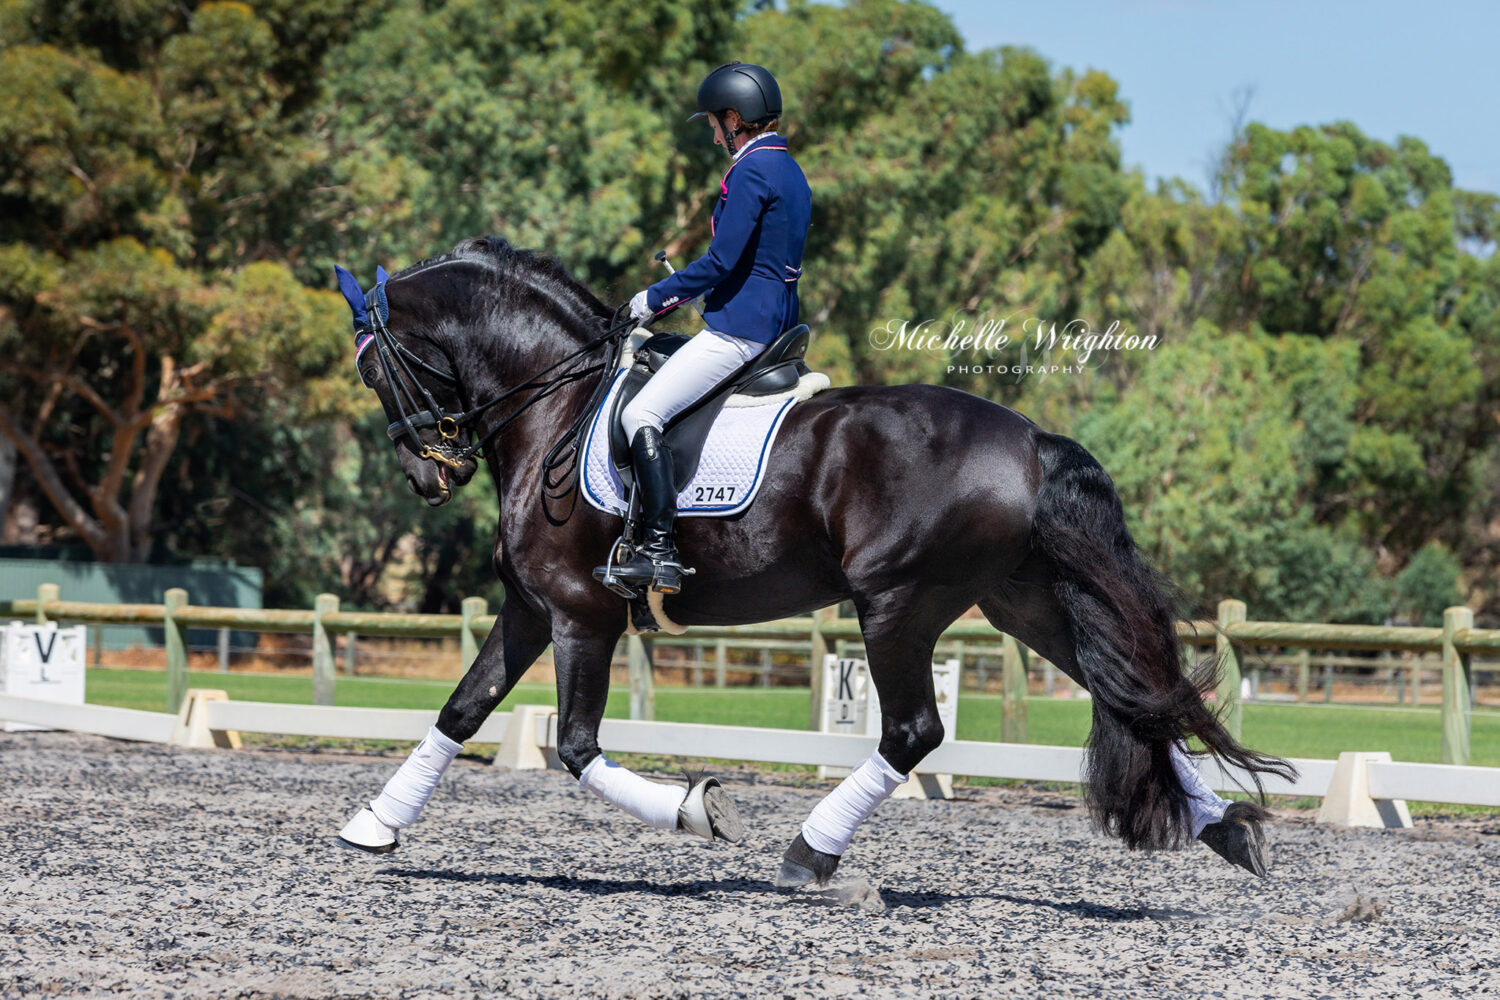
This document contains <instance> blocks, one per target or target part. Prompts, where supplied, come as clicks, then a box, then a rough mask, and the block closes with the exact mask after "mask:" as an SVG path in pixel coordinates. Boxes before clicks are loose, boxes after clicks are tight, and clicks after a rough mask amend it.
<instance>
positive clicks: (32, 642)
mask: <svg viewBox="0 0 1500 1000" xmlns="http://www.w3.org/2000/svg"><path fill="white" fill-rule="evenodd" d="M87 648H88V629H87V628H85V627H84V626H82V625H77V626H74V627H73V628H58V627H57V625H56V624H55V623H52V622H49V623H47V624H46V625H27V624H25V623H23V622H12V623H11V624H10V625H9V626H7V627H6V628H4V629H0V693H4V694H8V695H13V696H15V697H17V698H34V699H36V700H37V701H55V702H59V703H61V704H65V705H82V704H83V671H84V666H83V657H84V650H85V649H87ZM43 728H45V727H43V726H29V725H24V724H22V723H19V722H7V723H5V731H6V732H8V733H13V732H16V731H18V730H22V729H43Z"/></svg>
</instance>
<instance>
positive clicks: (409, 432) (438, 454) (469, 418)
mask: <svg viewBox="0 0 1500 1000" xmlns="http://www.w3.org/2000/svg"><path fill="white" fill-rule="evenodd" d="M384 291H385V289H384V287H383V285H382V286H377V288H376V292H379V293H381V294H382V296H383V293H384ZM372 294H374V293H372ZM372 304H373V305H376V308H372V309H370V310H369V325H368V326H367V327H366V331H367V333H368V335H369V336H370V338H371V341H372V343H371V344H367V345H362V347H370V346H373V347H374V348H375V356H376V359H377V360H378V361H379V363H380V368H381V371H382V372H383V373H384V375H385V379H386V382H387V383H388V384H389V385H390V386H391V394H392V396H393V397H394V398H395V401H396V409H397V411H398V412H399V413H400V414H401V419H399V420H396V421H394V422H393V423H391V424H390V425H389V426H388V427H386V430H385V433H386V436H387V437H389V438H390V439H391V440H392V441H393V442H399V441H400V440H401V439H402V438H408V439H409V440H410V442H411V446H412V448H413V450H415V451H416V453H417V455H418V456H419V457H421V458H425V459H428V460H429V461H432V462H438V463H442V464H443V465H446V466H448V467H450V468H452V469H458V468H461V467H462V465H463V463H464V462H465V461H467V460H468V459H470V458H474V457H476V456H477V457H482V449H483V448H484V447H485V446H486V445H487V444H489V442H490V441H492V440H493V439H494V438H495V436H496V435H498V434H499V433H500V432H501V431H502V430H504V429H505V428H506V426H507V425H508V424H510V423H511V422H512V421H513V420H515V419H516V418H517V417H519V416H520V415H521V414H522V413H524V412H526V410H527V409H529V408H530V407H531V406H533V405H534V404H536V403H539V402H541V401H542V400H543V399H546V398H547V397H548V396H550V395H552V394H553V393H555V392H557V391H558V390H559V389H561V388H562V387H564V386H566V385H571V384H572V383H574V382H577V381H580V380H582V379H585V378H588V377H589V376H590V375H593V374H595V373H599V372H606V371H609V370H611V369H613V368H614V367H615V365H617V364H618V363H619V354H620V350H621V347H622V345H623V344H624V340H625V337H626V336H627V335H628V334H629V332H630V331H631V330H632V329H634V328H635V326H636V325H637V324H636V321H635V320H634V319H633V318H632V317H631V316H629V315H628V314H627V315H626V316H625V318H624V319H623V320H620V319H618V317H619V315H620V313H621V312H622V311H624V310H625V309H626V308H627V307H626V306H621V307H620V308H619V309H616V310H615V312H614V316H613V317H611V319H612V322H611V325H610V327H609V329H607V330H606V331H605V332H604V333H602V334H600V335H599V336H597V337H595V338H594V339H592V340H590V341H589V342H588V343H586V344H584V345H583V346H582V347H580V348H578V349H577V350H576V351H573V352H572V353H571V354H569V355H567V356H566V357H564V358H562V359H561V360H559V361H557V362H555V363H553V364H550V365H548V366H547V367H546V368H543V369H542V370H541V371H539V372H537V373H536V374H534V375H532V376H530V377H529V378H527V379H526V380H525V381H524V382H522V383H520V384H519V385H516V386H512V387H511V388H509V389H507V390H505V391H504V392H502V393H500V394H499V395H498V396H495V397H493V398H492V399H489V400H486V401H485V402H483V403H480V404H479V405H478V406H474V407H472V408H470V409H467V410H464V411H462V412H460V413H450V412H448V411H447V410H445V409H444V408H443V406H442V405H441V404H440V403H438V401H437V400H436V399H434V398H433V395H432V393H431V392H430V391H429V390H428V389H427V386H425V385H424V384H423V383H422V380H421V379H419V378H418V377H417V372H418V370H420V371H422V372H425V373H426V374H428V375H431V376H433V377H434V378H437V379H439V380H441V381H443V382H446V383H448V384H449V385H451V386H453V387H454V388H455V389H457V388H459V387H460V385H459V379H458V376H457V375H455V374H454V373H452V372H447V371H443V370H442V369H440V368H435V367H433V366H432V365H431V364H429V363H428V362H427V361H425V360H423V359H422V358H421V357H419V356H417V354H415V353H414V352H413V351H412V350H411V349H410V348H408V347H406V346H405V345H404V344H402V343H401V342H400V341H399V340H397V339H396V337H395V335H394V334H392V333H391V330H390V327H389V326H387V325H386V320H385V315H384V312H385V310H384V309H383V308H380V307H381V306H383V305H384V303H383V302H382V303H372ZM605 344H609V345H611V347H610V351H609V354H608V356H607V357H606V358H605V359H604V360H603V361H601V362H600V363H598V364H593V365H587V366H585V367H581V368H580V367H576V365H577V364H578V362H579V361H581V360H583V359H585V358H586V357H587V356H588V355H590V354H592V353H593V352H594V351H596V350H598V349H599V348H600V347H601V346H603V345H605ZM558 369H562V371H558ZM549 376H550V377H549ZM360 381H364V376H363V373H361V375H360ZM366 385H367V386H368V383H366ZM608 387H609V379H607V378H601V379H600V380H599V384H598V385H597V386H596V387H595V389H594V392H593V394H592V395H591V396H590V400H589V405H587V406H585V407H584V408H583V411H582V412H581V413H580V414H579V416H578V418H577V419H576V420H574V422H573V424H572V425H571V426H570V427H569V429H568V431H567V432H566V433H564V434H563V436H562V438H561V439H560V440H559V441H558V442H557V444H555V445H554V446H553V447H552V449H551V450H550V451H548V453H547V456H546V458H545V459H544V461H543V469H544V472H545V475H544V480H543V482H544V492H545V493H546V495H547V496H548V497H549V498H552V499H557V498H558V497H559V496H566V495H567V492H569V491H564V492H562V493H561V494H557V495H556V496H554V491H556V490H558V489H560V488H561V487H563V486H564V485H565V484H566V483H567V479H568V478H569V475H568V473H569V471H576V461H575V462H574V465H573V468H572V470H565V471H564V472H563V473H562V475H561V477H559V476H558V470H559V468H562V467H563V466H566V465H567V464H568V462H569V460H570V459H574V460H576V458H577V451H578V441H579V438H580V435H581V431H582V429H583V427H584V425H585V424H586V423H587V421H588V419H589V418H590V417H591V416H592V415H593V412H594V410H595V409H597V407H598V405H599V402H600V401H601V397H602V396H603V394H604V393H605V392H606V391H607V390H608ZM527 390H532V392H531V394H530V395H529V396H527V397H525V399H524V401H523V402H522V403H521V405H520V406H518V407H516V409H515V411H514V412H512V413H510V414H509V415H507V416H506V417H505V418H504V419H503V420H501V421H500V422H499V423H498V424H496V425H495V426H493V427H491V428H490V429H489V430H487V431H485V432H484V433H483V434H479V433H478V431H477V428H476V426H475V425H476V422H477V421H478V420H479V418H480V417H482V416H483V415H484V414H485V413H487V412H488V411H489V410H491V409H493V408H494V407H496V406H498V405H500V404H501V403H503V402H505V401H506V400H509V399H511V398H513V397H515V396H517V395H518V394H520V393H523V392H526V391H527ZM429 428H431V429H435V430H436V431H437V432H438V436H439V438H440V439H441V440H440V441H439V442H438V443H437V444H436V445H429V444H427V443H426V442H425V441H423V440H422V438H421V435H420V434H419V433H418V432H419V431H424V430H428V429H429ZM465 433H469V434H474V435H475V437H474V439H473V441H472V442H471V443H469V444H467V445H464V444H460V443H459V438H460V437H461V436H462V435H464V434H465Z"/></svg>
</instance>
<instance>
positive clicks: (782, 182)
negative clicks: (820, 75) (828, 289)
mask: <svg viewBox="0 0 1500 1000" xmlns="http://www.w3.org/2000/svg"><path fill="white" fill-rule="evenodd" d="M811 217H812V189H811V188H809V187H808V185H807V178H806V177H805V176H804V175H803V173H802V168H801V167H799V166H797V161H796V160H794V159H792V156H791V154H790V153H789V152H787V148H786V140H785V139H783V138H782V137H781V136H779V135H775V134H768V135H764V136H758V137H756V138H755V139H752V140H751V141H750V142H749V143H748V144H746V145H745V146H743V147H742V148H741V150H740V155H739V158H738V159H736V160H735V161H734V163H732V164H731V165H730V167H729V169H728V170H727V171H725V173H724V177H723V179H722V180H720V181H719V200H718V202H717V203H716V204H715V205H714V211H713V218H712V219H711V220H710V227H711V229H712V232H713V242H712V243H711V244H710V245H709V248H708V252H707V253H706V254H704V255H703V256H702V257H699V258H698V259H697V260H695V261H693V262H692V263H691V264H689V265H688V266H687V267H684V268H683V269H682V270H680V271H678V272H677V273H675V274H673V275H670V276H669V277H666V278H663V279H662V280H661V281H658V282H657V283H656V284H654V285H652V286H651V287H650V288H648V289H647V290H646V304H647V305H648V306H650V308H651V311H652V312H653V313H655V314H657V315H661V314H662V313H664V312H667V311H669V310H672V309H675V308H677V307H678V306H680V305H683V304H685V303H687V302H690V301H692V300H693V299H696V298H697V297H698V296H700V295H704V294H705V293H707V298H706V299H705V300H704V303H703V319H704V321H705V322H706V323H707V324H708V325H709V327H710V328H712V329H714V330H718V331H719V332H720V333H727V334H731V335H732V336H736V337H743V338H745V339H746V340H753V341H756V342H757V343H761V344H769V343H770V342H771V341H772V340H774V339H776V337H777V336H778V335H779V334H781V333H784V332H785V331H787V330H789V329H791V328H792V327H794V326H796V325H797V316H798V311H799V307H800V303H799V302H798V299H797V279H798V278H800V277H801V276H802V249H803V247H804V245H805V244H806V243H807V227H808V222H809V220H810V219H811Z"/></svg>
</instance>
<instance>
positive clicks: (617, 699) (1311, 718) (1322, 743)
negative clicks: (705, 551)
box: [87, 667, 1500, 766]
mask: <svg viewBox="0 0 1500 1000" xmlns="http://www.w3.org/2000/svg"><path fill="white" fill-rule="evenodd" d="M188 683H189V686H190V687H205V688H221V689H223V690H225V691H227V692H229V697H231V698H233V699H236V700H239V701H271V702H282V703H290V704H302V705H306V704H309V703H311V701H312V678H311V677H305V676H303V677H286V676H280V675H275V674H236V673H227V674H221V673H215V672H202V673H200V672H194V673H192V674H191V675H190V679H189V682H188ZM452 690H453V684H452V682H450V681H412V680H387V679H382V678H366V677H349V678H345V677H341V678H339V679H338V681H337V684H336V687H335V694H334V702H335V704H338V705H350V706H361V707H371V708H427V709H438V708H441V707H442V705H443V702H444V701H446V700H447V698H448V694H449V693H450V692H451V691H452ZM87 698H88V701H89V702H90V703H92V704H98V705H117V706H120V707H124V708H139V709H146V710H149V711H158V712H159V711H162V710H163V709H164V708H165V705H166V675H165V674H164V673H163V672H162V671H160V670H123V669H109V668H98V667H95V668H90V669H89V671H88V690H87ZM807 699H808V691H807V689H806V688H731V689H728V690H723V691H720V690H716V689H714V688H657V691H656V717H657V718H658V719H660V720H662V721H664V722H702V723H709V724H718V725H738V726H769V727H772V728H778V729H806V728H807V716H808V702H807ZM555 702H556V697H555V693H554V691H553V689H552V687H551V686H550V685H539V684H523V685H520V686H519V687H517V688H516V690H515V691H513V692H512V693H511V695H510V696H509V697H508V698H507V699H506V700H505V704H504V705H502V706H501V709H502V710H503V709H504V708H505V707H506V706H507V705H514V704H529V705H550V704H555ZM605 714H606V715H608V716H609V717H611V718H625V717H626V716H628V715H629V698H628V694H627V692H626V691H625V690H623V689H621V688H616V689H614V690H612V691H611V693H610V699H609V706H608V709H607V711H606V713H605ZM1027 719H1028V736H1029V741H1030V742H1032V743H1045V744H1054V745H1063V746H1069V745H1071V746H1079V745H1081V744H1082V743H1083V741H1084V739H1085V738H1086V737H1087V736H1088V728H1089V704H1088V702H1086V701H1075V700H1071V699H1067V700H1064V699H1048V698H1032V699H1029V700H1028V702H1027ZM957 737H958V738H959V739H964V740H998V739H1000V697H999V696H998V695H981V694H969V695H963V696H961V697H960V698H959V709H958V733H957ZM1244 737H1245V742H1246V743H1248V744H1249V745H1250V746H1252V747H1254V748H1256V749H1257V750H1263V751H1268V752H1270V753H1275V754H1279V755H1281V756H1286V757H1336V756H1338V754H1339V752H1340V751H1343V750H1387V751H1390V754H1391V756H1392V758H1394V759H1396V760H1409V761H1422V762H1432V763H1436V762H1438V761H1439V760H1440V759H1441V725H1440V722H1439V716H1438V712H1437V710H1436V709H1413V708H1376V707H1364V706H1343V705H1281V704H1278V705H1246V706H1245V722H1244ZM1470 744H1471V757H1470V762H1471V763H1473V764H1483V765H1489V766H1500V714H1497V713H1490V712H1480V713H1476V714H1475V715H1474V716H1473V723H1472V733H1471V736H1470Z"/></svg>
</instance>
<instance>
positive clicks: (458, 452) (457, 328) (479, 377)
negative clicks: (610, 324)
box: [335, 238, 610, 507]
mask: <svg viewBox="0 0 1500 1000" xmlns="http://www.w3.org/2000/svg"><path fill="white" fill-rule="evenodd" d="M335 270H336V271H337V273H338V280H339V289H340V291H342V292H343V293H344V298H345V299H346V300H347V301H348V303H349V308H350V310H352V312H353V313H354V337H355V344H356V348H355V363H356V365H357V366H358V368H359V376H360V379H361V381H363V382H364V384H365V385H366V386H368V387H369V388H371V389H373V390H374V391H375V393H376V395H377V396H378V397H379V399H380V404H381V406H382V407H383V408H384V409H385V415H386V419H387V420H388V421H389V422H390V425H389V427H388V428H387V433H388V434H389V436H390V438H391V441H392V442H393V443H394V444H395V446H396V450H397V455H398V456H399V457H400V460H401V468H402V470H403V471H404V472H405V473H406V481H407V483H408V485H410V486H411V489H412V491H413V492H414V493H416V494H417V495H418V496H419V497H421V498H422V499H423V500H425V501H427V503H428V504H429V505H431V506H433V507H438V506H441V505H443V504H445V503H447V502H448V500H450V499H451V498H452V495H453V490H454V489H456V488H458V487H460V486H463V485H465V484H466V483H468V481H469V480H470V479H471V478H472V477H473V476H474V473H475V472H476V471H477V469H478V467H479V466H478V460H477V459H478V455H479V450H480V447H481V446H483V445H487V444H488V443H489V442H490V441H491V439H493V438H494V437H495V436H496V435H497V434H498V433H499V432H500V431H501V430H502V429H503V428H504V427H505V426H506V425H507V424H509V423H510V422H511V421H513V420H515V419H516V418H517V417H518V416H520V415H521V414H522V413H524V412H526V411H527V409H528V407H530V406H531V404H532V403H534V402H540V401H541V400H542V399H545V398H548V397H549V396H551V395H552V393H553V392H554V390H556V389H558V388H561V387H562V386H564V385H566V384H568V383H570V382H574V381H577V380H578V379H579V378H580V377H581V376H583V375H586V374H588V373H589V372H590V371H593V372H597V371H600V370H601V368H600V366H598V365H595V366H594V367H593V368H588V367H587V365H588V362H587V359H586V358H585V357H584V355H586V354H588V353H590V352H591V351H592V349H593V345H594V344H597V343H599V341H598V340H597V339H595V340H591V339H590V338H591V337H597V335H598V334H599V332H600V330H601V328H602V326H603V325H604V323H605V322H606V321H607V320H608V318H609V315H610V312H609V310H608V309H607V308H606V307H605V306H603V305H602V304H601V303H600V302H599V301H598V300H597V299H596V298H594V296H593V295H592V294H591V293H590V292H589V291H588V289H586V288H585V287H584V286H582V285H581V284H579V283H578V282H576V281H575V280H574V279H572V278H571V277H570V276H568V274H567V272H566V271H565V270H563V268H562V266H561V265H560V264H558V263H557V262H556V261H555V260H552V259H550V258H547V257H543V256H538V255H536V254H533V253H531V252H530V251H525V250H518V249H516V248H515V247H512V246H511V245H510V244H508V243H506V242H505V241H504V240H500V239H495V238H483V239H473V240H465V241H463V242H462V243H460V244H459V245H458V246H457V247H455V248H454V249H453V251H452V252H451V253H447V254H443V255H442V256H439V257H434V258H431V259H429V260H425V261H421V262H420V263H417V264H413V265H412V266H411V267H408V268H406V269H405V270H402V271H399V272H397V273H396V274H395V275H393V276H387V275H386V273H385V271H384V269H381V268H377V269H376V275H375V286H374V287H373V288H372V289H370V291H368V292H366V291H365V290H364V289H363V288H362V287H361V286H360V283H359V282H358V281H357V280H356V279H355V278H354V276H353V275H352V274H350V273H349V272H348V271H345V270H344V269H343V268H336V269H335ZM569 352H571V353H569ZM549 361H550V362H552V364H551V365H550V366H549V365H548V362H549ZM542 410H543V408H542V407H538V408H536V410H533V411H532V412H531V415H530V416H528V418H527V419H528V420H532V419H535V420H536V421H537V424H536V425H534V426H533V427H532V428H531V433H530V434H529V441H530V443H531V444H533V445H535V444H536V443H537V442H538V441H540V442H541V443H542V444H545V443H546V442H547V441H550V440H552V439H553V438H554V437H555V434H556V433H561V431H562V428H563V427H564V426H565V425H566V423H565V419H560V418H558V417H557V416H556V415H555V414H554V415H552V416H550V417H544V416H542V414H541V411H542ZM549 424H551V425H553V426H548V425H549Z"/></svg>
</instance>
